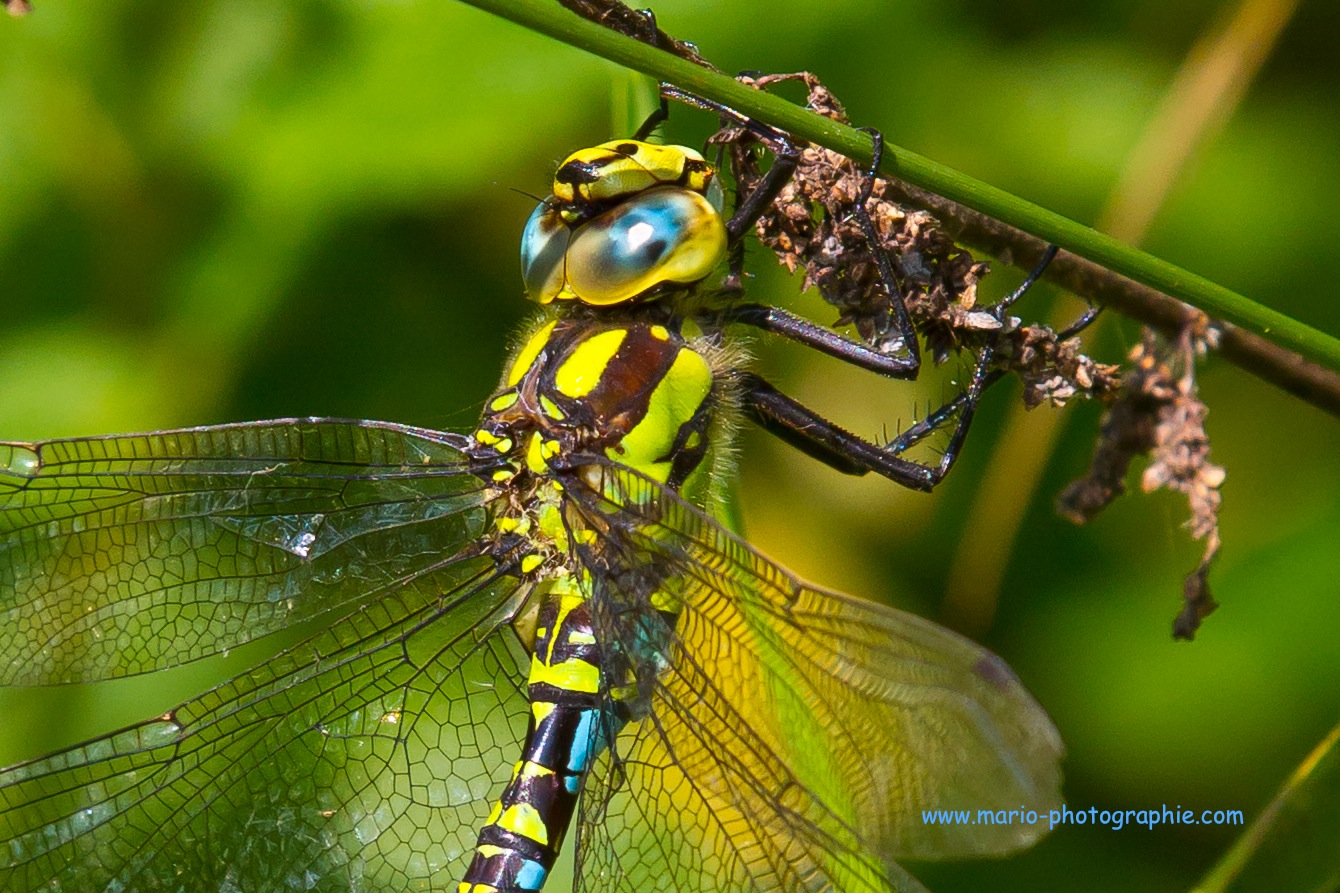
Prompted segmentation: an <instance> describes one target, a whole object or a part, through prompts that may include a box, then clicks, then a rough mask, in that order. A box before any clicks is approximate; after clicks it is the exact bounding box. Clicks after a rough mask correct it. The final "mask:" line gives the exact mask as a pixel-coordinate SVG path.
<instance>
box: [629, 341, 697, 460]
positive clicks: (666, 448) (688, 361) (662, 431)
mask: <svg viewBox="0 0 1340 893" xmlns="http://www.w3.org/2000/svg"><path fill="white" fill-rule="evenodd" d="M711 390H712V369H711V367H710V366H708V365H707V361H706V360H704V359H703V358H702V357H701V356H700V355H699V354H697V353H695V352H694V351H692V350H688V349H687V348H685V349H683V350H681V351H679V353H678V355H676V357H675V361H674V363H672V364H671V366H670V370H669V371H668V372H667V373H666V374H665V375H664V376H663V377H662V378H661V381H660V383H659V384H657V385H656V390H654V391H652V393H651V397H650V398H649V399H648V400H647V412H646V415H644V416H643V417H642V420H641V421H640V422H638V423H637V424H636V425H635V426H633V430H631V431H629V432H628V433H627V434H625V435H624V437H623V439H622V440H621V441H619V445H618V446H619V450H618V452H617V453H614V454H612V455H611V458H613V459H616V460H618V461H622V462H624V463H625V464H628V465H630V466H631V467H633V468H634V469H635V470H636V471H640V472H642V473H643V474H645V475H647V476H648V477H650V478H653V479H655V480H657V481H660V482H662V483H664V482H665V481H666V479H667V478H668V477H669V476H670V468H671V462H670V460H669V458H667V459H665V460H664V461H658V460H660V459H661V457H670V456H671V454H672V453H673V452H674V445H675V439H676V438H677V437H678V436H679V429H680V427H681V426H682V425H683V424H684V421H685V420H686V419H691V418H693V416H694V414H695V413H697V411H698V408H699V407H700V406H702V403H703V401H704V400H706V399H707V395H708V394H709V393H710V392H711ZM639 458H642V459H643V460H642V461H639Z"/></svg>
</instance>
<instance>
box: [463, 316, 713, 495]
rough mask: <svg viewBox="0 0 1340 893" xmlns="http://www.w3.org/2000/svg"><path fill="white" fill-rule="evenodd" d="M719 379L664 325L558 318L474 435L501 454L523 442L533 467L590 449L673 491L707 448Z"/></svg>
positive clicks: (516, 365)
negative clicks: (665, 485) (602, 322)
mask: <svg viewBox="0 0 1340 893" xmlns="http://www.w3.org/2000/svg"><path fill="white" fill-rule="evenodd" d="M722 386H724V385H722V384H720V383H718V382H717V380H716V375H715V373H714V371H713V369H712V365H711V360H710V359H709V358H708V357H705V356H704V355H703V354H702V353H700V352H698V351H697V350H695V349H694V348H693V347H691V346H690V345H689V344H688V342H686V341H685V339H684V338H683V336H682V335H680V334H679V333H678V332H676V331H673V330H672V329H670V328H668V327H667V326H665V325H661V324H658V323H641V322H625V323H607V324H592V323H589V322H583V321H578V320H570V319H569V320H559V321H555V322H550V323H547V324H545V325H544V326H542V327H541V328H540V329H539V330H538V331H536V332H535V333H534V334H533V335H532V336H531V337H530V338H529V339H528V340H527V341H526V342H525V343H524V344H523V345H522V347H521V349H520V351H519V352H518V354H517V356H516V358H515V359H514V360H513V362H512V364H511V367H510V368H509V370H508V372H507V375H506V377H505V379H504V385H503V388H502V389H501V390H500V391H499V392H498V393H496V394H495V395H494V396H493V397H492V398H490V400H489V401H488V403H487V409H486V410H485V413H484V418H483V420H482V421H481V423H480V426H479V430H478V431H477V432H476V434H475V437H476V439H478V440H479V441H480V442H482V443H485V444H488V445H491V446H493V447H494V448H495V449H497V450H498V451H499V452H500V453H508V452H510V451H511V450H513V449H514V448H515V447H516V446H517V445H520V446H522V447H523V448H524V449H525V455H526V459H527V466H528V468H529V469H530V470H531V471H532V472H534V473H536V474H543V473H545V471H546V470H547V465H548V462H549V461H550V460H552V459H554V458H557V457H571V456H575V455H579V454H583V453H587V454H596V455H601V456H604V457H605V458H608V459H610V460H612V461H615V462H619V463H620V464H623V465H627V466H628V467H630V468H634V469H636V470H638V471H640V472H641V473H643V474H645V475H647V476H648V477H651V478H653V479H655V480H657V481H660V482H661V483H664V484H667V485H668V486H670V487H672V488H674V489H676V490H678V489H680V488H682V487H683V486H684V484H685V482H686V481H687V480H688V478H689V476H690V475H691V474H692V473H693V472H694V470H695V469H697V468H698V466H699V464H700V463H701V462H702V459H703V457H704V455H705V453H706V451H707V447H708V442H709V436H708V435H709V427H710V425H711V423H712V409H713V406H714V405H715V402H716V396H717V390H718V389H719V388H720V387H722Z"/></svg>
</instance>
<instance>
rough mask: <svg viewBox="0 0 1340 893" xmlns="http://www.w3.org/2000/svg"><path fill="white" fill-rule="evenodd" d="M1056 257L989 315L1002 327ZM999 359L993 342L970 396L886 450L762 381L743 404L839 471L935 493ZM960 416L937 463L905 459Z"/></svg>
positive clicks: (751, 383)
mask: <svg viewBox="0 0 1340 893" xmlns="http://www.w3.org/2000/svg"><path fill="white" fill-rule="evenodd" d="M1055 256H1056V247H1055V246H1050V247H1048V249H1047V251H1046V252H1045V253H1044V254H1043V256H1042V260H1041V261H1040V262H1039V263H1038V265H1037V267H1035V268H1034V269H1033V271H1032V272H1031V273H1029V275H1028V277H1027V278H1026V279H1025V280H1024V282H1023V284H1021V285H1020V286H1019V288H1017V289H1015V290H1014V291H1013V292H1011V293H1010V294H1009V295H1007V296H1006V297H1005V298H1003V299H1001V301H1000V302H999V303H997V304H995V305H994V306H993V307H992V308H991V309H990V311H989V312H990V313H991V314H992V315H993V316H995V317H996V319H998V320H1002V321H1003V319H1004V316H1005V311H1007V310H1008V309H1009V308H1010V306H1011V305H1012V304H1013V303H1014V302H1015V301H1017V300H1019V298H1020V297H1022V296H1023V294H1024V292H1026V291H1028V289H1029V288H1030V287H1031V286H1032V285H1033V283H1034V282H1036V281H1037V279H1038V277H1040V276H1041V275H1042V273H1043V272H1044V271H1045V270H1046V268H1047V265H1048V264H1050V263H1051V261H1052V258H1053V257H1055ZM1094 316H1096V311H1093V310H1090V311H1089V312H1088V313H1086V314H1085V315H1084V317H1082V318H1081V320H1080V321H1079V322H1078V323H1076V324H1075V325H1074V326H1071V327H1070V329H1068V330H1067V331H1068V332H1072V334H1073V332H1074V331H1078V330H1079V329H1081V328H1083V326H1085V325H1087V324H1088V323H1089V322H1091V321H1092V320H1093V318H1094ZM797 340H799V339H797ZM816 349H820V350H824V352H826V353H830V352H831V351H828V350H826V349H825V348H824V347H822V346H816ZM994 357H995V346H994V344H992V343H990V342H988V344H987V345H986V346H985V347H983V348H982V352H981V354H980V355H979V356H978V359H977V364H976V367H975V368H974V370H973V377H972V382H971V383H970V384H969V386H968V389H967V391H965V392H964V393H963V394H961V395H960V396H959V397H957V398H956V399H954V400H952V401H950V402H949V403H947V404H945V405H944V406H942V407H941V408H940V409H939V410H937V411H936V412H934V413H932V414H931V415H929V416H927V417H926V418H925V419H923V420H922V421H920V422H918V423H917V424H916V425H914V426H913V427H912V428H909V429H908V430H907V431H905V432H903V434H902V435H900V436H899V437H898V438H897V439H896V440H894V441H893V442H891V443H890V444H888V445H887V446H883V447H881V446H879V445H877V444H875V443H872V442H870V441H868V440H865V439H864V438H861V437H858V436H857V435H855V434H853V433H851V432H850V431H847V430H846V429H845V428H842V427H840V426H839V425H836V424H834V423H833V422H830V421H828V420H827V419H825V418H823V417H822V416H820V415H819V414H818V413H816V412H814V410H812V409H810V408H809V407H807V406H805V405H803V404H801V403H799V402H797V401H796V400H793V399H792V398H790V397H788V396H786V395H785V394H782V393H781V392H779V391H778V390H777V389H776V388H774V387H773V386H772V385H771V384H769V383H768V382H767V381H766V380H764V379H763V378H761V377H759V376H757V375H752V374H750V375H746V376H744V379H743V386H744V387H743V390H744V404H745V407H746V408H747V409H748V410H749V412H750V413H751V414H752V415H753V416H754V418H755V420H757V421H758V423H759V424H760V425H761V426H762V427H763V428H765V429H766V430H768V431H769V432H771V433H772V434H775V435H776V436H778V437H780V438H781V439H783V440H785V441H786V442H787V443H789V444H791V445H792V446H794V447H796V448H797V449H799V450H801V451H802V452H804V453H806V454H808V455H810V456H812V457H814V458H816V459H818V460H819V461H821V462H824V463H825V464H827V465H829V466H831V467H833V468H835V469H837V470H838V471H841V472H843V473H845V474H858V475H859V474H868V473H870V472H872V471H873V472H875V473H876V474H880V475H882V476H884V477H886V478H889V479H890V480H892V481H894V482H895V483H899V484H902V485H903V486H905V487H909V488H911V489H914V490H930V489H932V488H933V487H935V485H936V484H938V483H940V481H942V480H943V479H944V477H945V475H947V474H948V473H949V470H950V469H951V468H952V467H953V466H954V461H955V460H956V459H957V458H958V454H959V451H960V449H961V448H962V446H963V442H964V440H965V439H966V438H967V436H968V428H969V427H970V426H971V424H972V419H973V416H974V414H975V413H976V411H977V404H978V402H979V401H980V400H981V396H982V393H983V392H984V391H985V390H986V389H987V388H988V387H989V386H990V385H992V384H994V383H995V382H996V381H998V380H999V379H1000V378H1001V377H1003V374H1004V373H1002V372H1001V371H1000V370H995V369H992V368H991V361H992V360H993V359H994ZM857 365H860V364H857ZM955 416H957V421H956V422H955V424H954V430H953V431H952V432H951V433H950V435H949V443H948V444H947V445H946V446H945V448H944V451H943V452H942V453H941V455H940V461H939V462H938V463H936V464H935V465H923V464H922V463H920V462H914V461H912V460H910V459H905V458H903V457H902V456H901V455H900V454H901V453H902V452H904V451H905V450H907V449H908V448H910V447H911V446H913V445H914V444H916V443H918V442H919V441H921V440H923V439H925V438H926V437H928V436H930V435H931V434H933V433H935V432H936V431H938V430H940V429H941V428H942V427H943V426H944V425H945V424H947V423H948V421H949V419H951V418H954V417H955Z"/></svg>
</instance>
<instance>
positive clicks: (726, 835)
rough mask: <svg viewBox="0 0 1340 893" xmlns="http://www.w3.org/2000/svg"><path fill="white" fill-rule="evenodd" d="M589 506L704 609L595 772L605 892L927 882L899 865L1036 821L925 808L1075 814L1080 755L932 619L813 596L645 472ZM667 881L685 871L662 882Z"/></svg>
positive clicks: (688, 613) (624, 477)
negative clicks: (1066, 757)
mask: <svg viewBox="0 0 1340 893" xmlns="http://www.w3.org/2000/svg"><path fill="white" fill-rule="evenodd" d="M606 477H607V481H611V482H612V483H607V484H606V489H607V490H609V489H615V490H617V491H619V495H618V497H617V498H616V499H615V500H614V501H615V502H617V503H619V504H621V506H622V508H619V509H617V510H614V509H612V508H611V506H610V504H609V503H605V504H603V505H601V504H596V503H597V502H598V501H596V500H593V501H592V504H591V505H590V506H589V507H588V511H589V512H590V513H591V515H592V516H593V517H594V516H595V515H596V514H597V513H602V512H603V513H604V514H605V515H606V516H607V517H608V518H610V521H609V522H608V523H609V532H608V534H607V539H608V541H609V543H610V544H611V548H617V549H621V550H623V551H624V552H625V553H626V554H627V556H628V560H629V561H649V562H651V563H653V564H654V565H655V566H658V567H660V568H663V569H664V573H665V575H666V576H667V578H668V579H667V584H666V585H667V586H671V587H677V588H676V589H675V591H676V593H677V594H678V595H679V597H680V598H681V600H682V601H683V611H682V613H681V615H680V617H679V620H678V622H677V624H676V629H675V633H676V636H675V645H674V646H673V647H672V648H671V651H670V653H669V654H668V655H667V657H668V666H667V668H666V669H665V670H664V671H663V672H662V673H661V674H660V675H659V676H658V684H657V685H656V687H655V690H654V694H653V696H652V702H651V708H650V712H649V716H648V718H646V719H643V720H641V721H639V722H635V723H632V724H630V725H629V726H627V727H626V728H625V729H624V730H623V731H622V733H621V734H620V735H619V736H618V737H617V739H616V741H615V746H614V748H613V749H612V751H611V752H610V753H608V754H606V756H605V758H604V759H603V760H602V761H601V762H600V763H599V764H598V765H597V766H596V767H595V769H593V772H592V778H591V780H590V782H589V786H588V788H587V791H586V796H585V798H584V801H583V812H582V815H583V822H582V825H581V828H580V833H581V835H582V841H583V849H582V850H581V851H579V857H578V858H579V860H580V876H581V879H582V884H583V886H584V889H590V890H596V889H618V890H629V891H632V890H637V889H645V888H647V886H648V885H649V884H652V883H658V882H659V883H660V884H661V887H660V888H661V889H672V890H677V891H688V890H700V889H724V890H737V889H738V890H788V891H789V890H844V891H854V890H859V891H888V890H896V891H908V890H919V889H920V885H919V884H917V882H916V881H915V880H914V879H912V878H911V877H910V876H909V875H907V873H906V872H904V871H903V870H902V869H900V868H899V867H898V866H897V865H896V863H895V862H894V860H895V859H896V858H903V857H906V858H922V859H934V858H945V857H956V856H966V855H985V854H1000V853H1005V852H1009V851H1011V850H1014V849H1017V848H1019V847H1022V846H1027V845H1028V844H1030V843H1031V842H1033V840H1034V839H1035V838H1036V837H1037V836H1038V834H1039V832H1038V830H1037V829H1036V828H1034V827H1032V826H1028V825H1025V824H1022V823H1017V822H1016V823H1013V824H1009V823H1002V824H1000V825H977V824H972V825H952V824H947V825H946V824H933V823H927V822H925V821H924V820H923V815H922V811H923V810H948V809H966V810H969V811H970V813H971V814H972V816H973V817H974V818H975V817H976V816H977V811H978V810H981V809H986V810H993V811H994V810H1000V809H1010V808H1014V809H1018V808H1019V807H1020V806H1021V805H1023V806H1025V807H1027V808H1032V809H1037V810H1039V811H1042V810H1045V809H1048V808H1051V807H1052V806H1054V805H1057V804H1059V802H1060V792H1059V787H1060V770H1059V762H1060V759H1061V756H1062V752H1063V748H1062V745H1061V742H1060V739H1059V736H1058V735H1057V733H1056V730H1055V728H1054V727H1053V725H1052V723H1051V721H1050V720H1049V719H1048V718H1047V716H1046V714H1045V713H1044V712H1043V710H1042V709H1041V707H1039V706H1038V704H1037V703H1036V702H1035V701H1034V700H1033V698H1032V697H1031V696H1030V695H1029V694H1028V693H1027V691H1025V690H1024V688H1023V686H1022V685H1021V684H1020V682H1019V681H1018V679H1017V678H1015V676H1014V674H1013V673H1012V672H1011V671H1010V670H1009V668H1008V667H1007V666H1006V665H1005V664H1004V662H1002V661H1001V660H1000V659H999V658H997V657H995V656H994V655H992V654H991V653H990V652H988V651H986V650H984V649H982V648H981V647H979V646H977V645H975V644H973V643H972V642H970V641H968V640H967V639H964V638H962V637H960V636H958V635H956V634H954V633H952V632H950V631H948V630H945V629H943V628H941V627H939V626H936V625H935V624H932V623H929V622H928V621H925V620H922V619H920V618H918V617H915V616H912V615H909V614H905V613H902V612H898V611H895V610H892V609H890V608H887V607H883V606H880V605H876V604H873V603H868V602H864V601H860V600H858V599H854V598H851V597H849V596H845V595H841V594H838V593H832V592H824V591H822V590H818V589H815V588H813V587H811V586H808V585H806V584H804V583H802V582H800V581H799V580H797V579H796V578H795V577H794V576H792V575H791V574H789V573H787V572H786V571H784V570H783V569H781V568H780V567H778V566H777V565H775V564H773V563H771V562H770V561H768V560H767V559H766V558H764V557H762V556H761V555H759V554H758V553H757V552H756V551H754V550H753V549H751V548H750V547H749V546H748V545H747V544H745V543H744V542H742V541H740V540H739V539H737V538H735V537H733V536H731V535H730V534H729V533H727V532H726V531H725V530H723V529H722V528H721V527H720V526H718V525H717V524H715V523H714V522H712V521H711V520H710V519H708V518H707V517H705V516H704V515H702V514H701V513H700V512H698V511H697V510H696V509H694V508H692V507H690V506H688V505H687V504H685V503H683V502H682V501H680V500H679V499H678V498H677V497H675V496H674V495H673V494H671V493H669V492H667V491H664V490H662V489H661V488H659V487H656V486H655V485H654V484H651V483H650V482H648V481H646V480H644V479H641V478H639V477H637V476H635V475H633V474H631V473H629V472H627V471H618V470H610V471H608V473H607V475H606ZM658 879H663V880H659V881H658Z"/></svg>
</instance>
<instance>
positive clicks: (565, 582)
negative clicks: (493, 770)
mask: <svg viewBox="0 0 1340 893" xmlns="http://www.w3.org/2000/svg"><path fill="white" fill-rule="evenodd" d="M600 666H601V660H600V654H599V650H598V645H597V641H596V635H595V630H594V627H593V624H592V618H591V612H590V606H589V604H588V602H587V598H586V595H585V594H584V593H583V592H582V591H581V588H580V586H579V585H578V584H576V583H575V582H574V581H573V580H572V578H567V577H565V578H560V579H559V580H556V581H555V583H554V586H553V588H552V589H551V590H550V592H549V593H548V595H547V596H546V597H545V600H544V602H543V603H542V604H541V606H540V612H539V618H538V627H537V629H536V633H535V650H534V653H533V656H532V658H531V667H530V675H529V677H528V679H527V691H528V695H529V698H530V722H529V724H528V726H527V729H526V739H525V743H524V745H523V746H522V752H521V759H520V760H519V761H518V762H517V764H516V768H515V769H514V770H513V771H512V779H511V781H509V782H508V784H507V787H506V789H505V790H504V791H503V793H502V796H501V797H500V798H499V799H498V802H497V803H496V804H495V805H494V807H493V810H492V812H491V813H490V814H489V819H488V823H487V824H486V825H485V826H484V827H483V828H482V829H481V830H480V833H479V844H478V846H476V848H475V855H474V858H473V859H472V860H471V862H470V867H469V868H468V869H467V870H466V873H465V877H464V879H463V880H462V882H461V884H460V885H459V888H458V889H459V891H460V893H528V891H536V890H539V889H540V888H541V887H542V886H543V884H544V881H545V879H546V878H547V877H548V875H549V871H550V869H551V868H552V867H553V864H554V861H555V860H556V859H557V858H558V852H559V848H560V847H561V846H562V843H563V838H564V837H565V836H566V834H567V831H568V826H569V825H570V824H571V821H572V814H573V810H574V809H575V807H576V805H577V795H578V793H579V792H580V790H581V780H582V777H583V776H584V775H585V773H586V770H587V768H588V767H589V766H590V764H591V761H592V760H593V759H594V758H595V757H596V756H597V755H598V754H599V753H600V751H602V750H603V749H604V748H605V746H606V742H607V736H606V734H605V730H604V728H603V725H602V723H603V722H605V721H607V720H602V718H601V715H600V714H601V709H600V696H601V691H602V683H603V680H602V674H601V670H600Z"/></svg>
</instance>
